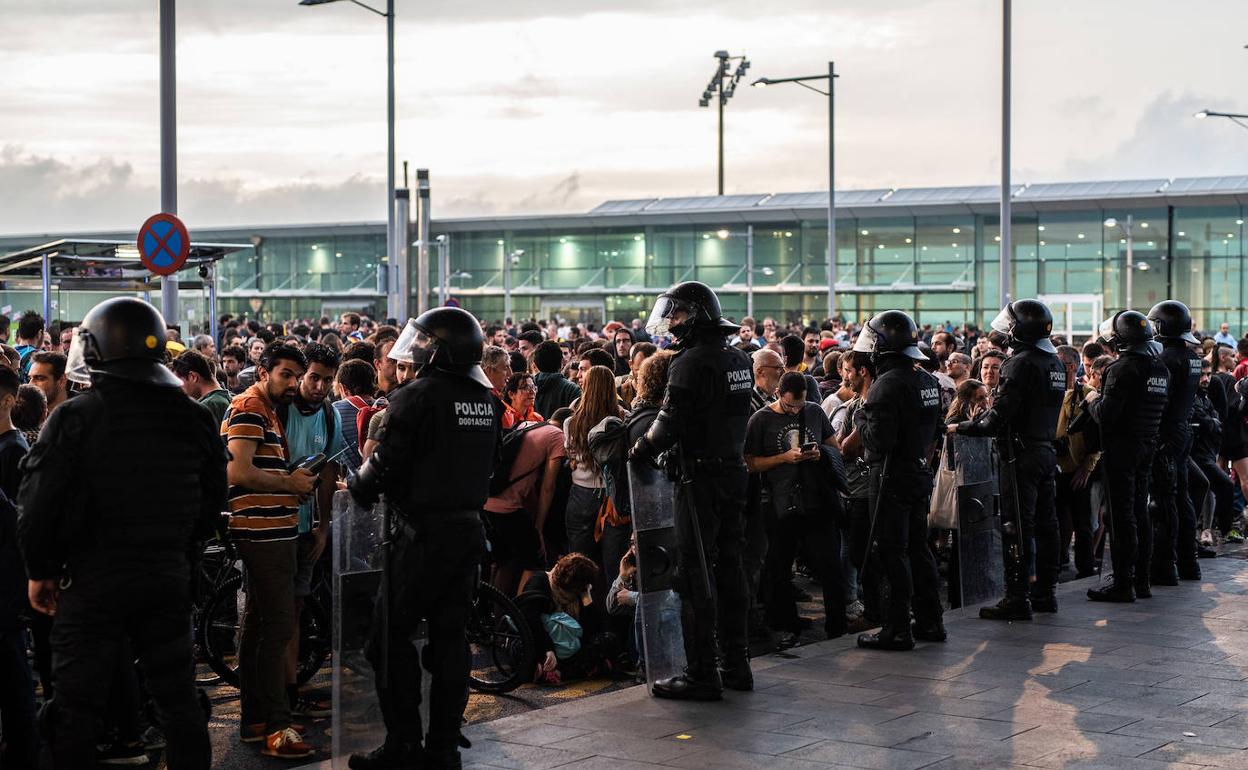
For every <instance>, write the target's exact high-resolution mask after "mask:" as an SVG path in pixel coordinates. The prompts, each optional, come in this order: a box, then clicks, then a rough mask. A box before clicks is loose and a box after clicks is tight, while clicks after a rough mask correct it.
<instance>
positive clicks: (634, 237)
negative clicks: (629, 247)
mask: <svg viewBox="0 0 1248 770" xmlns="http://www.w3.org/2000/svg"><path fill="white" fill-rule="evenodd" d="M633 240H634V241H640V240H641V236H640V235H634V236H633Z"/></svg>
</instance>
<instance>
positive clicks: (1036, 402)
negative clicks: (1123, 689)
mask: <svg viewBox="0 0 1248 770" xmlns="http://www.w3.org/2000/svg"><path fill="white" fill-rule="evenodd" d="M992 328H993V330H994V331H998V332H1001V333H1002V334H1004V335H1006V336H1007V337H1008V338H1009V346H1010V356H1009V357H1008V358H1006V359H1005V363H1004V364H1002V366H1001V380H1000V382H999V383H998V385H997V393H996V397H995V398H994V399H993V402H992V408H991V409H989V410H988V411H986V412H984V413H983V414H982V415H980V416H979V417H977V418H976V419H974V420H968V421H966V422H962V423H959V424H958V425H956V426H950V427H949V432H950V433H954V432H956V433H959V434H961V435H964V436H995V437H996V438H997V446H998V448H999V455H1000V457H1001V471H1002V473H1001V500H1002V502H1003V504H1004V506H1005V510H1006V511H1007V514H1006V516H1005V517H1004V518H1003V519H1002V535H1003V537H1002V541H1003V546H1004V550H1005V552H1004V554H1003V562H1004V565H1005V597H1004V598H1002V599H1001V601H1000V602H998V603H997V604H996V605H995V606H992V607H983V608H981V609H980V611H979V616H980V617H981V618H985V619H987V620H1031V612H1032V610H1033V609H1035V610H1036V611H1038V612H1057V595H1056V594H1055V593H1054V588H1055V587H1056V585H1057V574H1058V572H1059V571H1060V570H1061V559H1060V554H1061V546H1060V544H1059V543H1058V540H1059V538H1058V528H1057V509H1056V506H1055V505H1054V497H1055V495H1056V486H1055V482H1054V478H1055V475H1056V473H1057V452H1056V450H1055V448H1054V446H1053V440H1054V439H1055V438H1056V435H1057V417H1058V413H1059V412H1060V411H1061V408H1062V398H1063V396H1064V395H1065V393H1066V367H1065V366H1063V365H1062V362H1061V361H1060V360H1059V359H1058V357H1057V350H1056V349H1055V348H1054V347H1053V343H1052V342H1050V341H1049V333H1050V332H1052V331H1053V315H1052V313H1050V312H1049V308H1048V307H1046V306H1045V304H1044V303H1043V302H1040V301H1038V300H1034V299H1021V300H1018V301H1017V302H1011V303H1010V304H1008V305H1006V306H1005V308H1004V309H1002V310H1001V313H1000V314H998V315H997V317H996V318H995V319H993V321H992ZM1031 564H1035V570H1036V583H1035V585H1034V586H1032V585H1031V575H1030V567H1029V565H1031Z"/></svg>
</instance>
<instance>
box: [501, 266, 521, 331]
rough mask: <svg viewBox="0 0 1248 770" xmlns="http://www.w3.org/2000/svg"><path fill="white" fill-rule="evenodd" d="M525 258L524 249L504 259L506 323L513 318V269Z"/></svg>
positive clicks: (504, 318)
mask: <svg viewBox="0 0 1248 770" xmlns="http://www.w3.org/2000/svg"><path fill="white" fill-rule="evenodd" d="M523 256H524V249H516V250H515V251H513V252H511V253H510V254H507V255H506V256H505V257H503V321H504V322H506V320H507V319H508V318H511V268H512V266H513V265H518V264H520V257H523Z"/></svg>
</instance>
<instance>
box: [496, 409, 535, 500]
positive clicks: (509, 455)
mask: <svg viewBox="0 0 1248 770" xmlns="http://www.w3.org/2000/svg"><path fill="white" fill-rule="evenodd" d="M545 424H546V423H544V422H540V421H539V422H521V423H517V424H516V425H515V426H513V427H512V428H511V429H510V430H505V431H503V440H502V441H500V442H499V445H498V462H497V463H495V465H494V475H493V476H490V497H495V496H497V495H501V494H502V493H503V490H505V489H507V487H509V486H511V485H512V484H514V483H516V482H517V481H519V480H520V479H523V478H527V477H528V476H532V475H533V474H534V473H537V472H538V471H540V470H541V469H542V463H538V464H537V467H536V468H534V469H532V470H531V471H529V472H528V473H525V474H522V475H521V476H519V477H518V478H512V476H511V469H512V467H513V466H515V464H516V458H517V457H519V456H520V446H521V445H522V444H523V443H524V437H525V436H526V435H528V433H529V431H532V430H534V429H535V428H540V427H542V426H543V425H545Z"/></svg>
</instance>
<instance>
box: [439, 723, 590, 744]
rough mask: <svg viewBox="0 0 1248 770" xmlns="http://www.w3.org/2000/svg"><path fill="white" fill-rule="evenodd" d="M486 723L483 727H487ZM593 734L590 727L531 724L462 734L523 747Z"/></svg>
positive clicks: (472, 738) (475, 738) (470, 737)
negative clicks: (517, 744)
mask: <svg viewBox="0 0 1248 770" xmlns="http://www.w3.org/2000/svg"><path fill="white" fill-rule="evenodd" d="M489 724H490V723H488V722H487V723H486V724H485V726H487V727H488V726H489ZM592 732H595V731H594V730H593V728H590V727H572V726H571V725H562V724H545V723H538V724H531V725H524V726H511V727H508V728H507V729H505V730H502V731H494V732H493V733H492V734H491V732H490V731H488V730H482V731H476V732H473V733H469V732H468V731H464V734H465V735H466V736H467V737H468V739H469V740H473V741H475V740H477V739H481V740H495V741H501V742H503V743H520V744H524V745H525V746H546V745H548V744H552V743H558V742H559V741H565V740H567V739H569V738H575V737H577V736H578V735H585V734H587V733H592Z"/></svg>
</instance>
